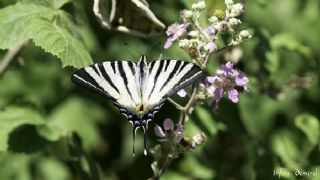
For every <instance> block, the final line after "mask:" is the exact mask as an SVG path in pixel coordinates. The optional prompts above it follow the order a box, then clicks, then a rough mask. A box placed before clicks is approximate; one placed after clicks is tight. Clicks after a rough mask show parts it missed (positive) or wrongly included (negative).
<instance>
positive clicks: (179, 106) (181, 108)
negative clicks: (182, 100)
mask: <svg viewBox="0 0 320 180" xmlns="http://www.w3.org/2000/svg"><path fill="white" fill-rule="evenodd" d="M168 101H169V102H170V103H171V104H173V105H175V106H176V108H177V109H179V110H183V109H184V107H183V106H181V105H180V104H179V103H177V102H175V101H174V100H173V99H171V98H168Z"/></svg>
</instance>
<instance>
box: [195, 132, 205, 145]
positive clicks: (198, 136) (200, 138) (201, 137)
mask: <svg viewBox="0 0 320 180" xmlns="http://www.w3.org/2000/svg"><path fill="white" fill-rule="evenodd" d="M192 140H193V142H195V143H196V144H197V145H200V144H203V142H204V141H205V140H206V136H205V135H204V133H199V134H196V135H195V136H193V137H192Z"/></svg>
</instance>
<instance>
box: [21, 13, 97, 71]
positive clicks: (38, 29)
mask: <svg viewBox="0 0 320 180" xmlns="http://www.w3.org/2000/svg"><path fill="white" fill-rule="evenodd" d="M27 29H28V31H29V32H30V37H31V38H32V40H33V41H34V43H35V44H36V45H37V46H40V47H41V48H43V49H44V50H45V51H46V52H49V53H51V54H53V55H55V56H57V57H58V58H59V59H61V62H62V66H63V67H65V66H68V65H69V66H73V67H76V68H80V67H84V66H88V65H90V64H92V63H93V62H92V60H91V57H90V55H89V53H88V52H87V50H86V48H85V47H84V45H83V44H82V42H80V41H79V40H78V39H77V38H76V37H74V36H73V35H72V34H71V33H69V32H68V31H67V30H66V29H65V28H63V27H60V26H58V25H57V24H55V23H52V22H50V21H48V20H46V19H40V18H36V19H32V20H30V22H28V25H27Z"/></svg>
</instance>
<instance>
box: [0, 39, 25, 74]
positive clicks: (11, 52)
mask: <svg viewBox="0 0 320 180" xmlns="http://www.w3.org/2000/svg"><path fill="white" fill-rule="evenodd" d="M28 42H29V39H27V40H24V41H23V42H21V43H20V44H18V45H17V46H16V47H14V48H11V49H9V50H8V52H7V53H6V55H5V56H4V57H3V59H2V61H1V62H0V74H2V73H3V72H4V71H5V69H6V68H7V67H8V65H9V64H10V62H11V61H12V60H13V59H14V57H15V56H16V55H17V54H18V53H19V52H20V50H21V49H22V48H23V46H25V45H26V44H27V43H28Z"/></svg>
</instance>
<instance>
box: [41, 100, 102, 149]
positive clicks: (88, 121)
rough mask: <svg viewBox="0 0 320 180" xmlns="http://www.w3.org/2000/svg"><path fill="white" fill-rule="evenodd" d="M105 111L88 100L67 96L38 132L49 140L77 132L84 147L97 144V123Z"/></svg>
mask: <svg viewBox="0 0 320 180" xmlns="http://www.w3.org/2000/svg"><path fill="white" fill-rule="evenodd" d="M104 117H105V112H104V111H103V110H102V109H101V108H99V107H98V106H97V105H95V104H93V103H92V102H90V101H85V100H82V99H80V98H75V97H74V98H69V99H67V100H66V101H64V102H63V103H62V104H60V105H59V106H58V107H57V108H56V109H55V110H54V111H53V112H52V113H51V114H50V116H49V117H48V121H47V124H46V125H44V126H41V127H38V132H39V133H40V134H41V135H42V136H43V137H45V138H46V139H48V140H50V141H57V140H58V139H60V138H61V137H65V136H69V135H70V134H71V133H72V132H77V133H78V134H79V135H80V137H81V139H82V141H83V145H84V147H85V148H86V149H88V148H92V147H94V146H97V144H98V143H99V142H100V140H101V136H100V132H99V130H98V127H97V124H98V123H100V122H101V120H102V119H103V118H104Z"/></svg>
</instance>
